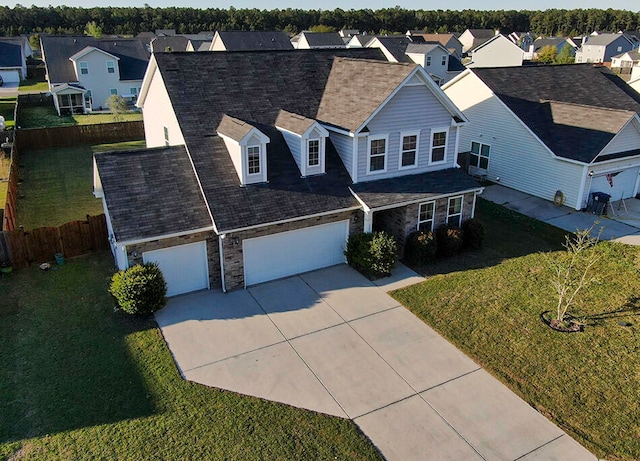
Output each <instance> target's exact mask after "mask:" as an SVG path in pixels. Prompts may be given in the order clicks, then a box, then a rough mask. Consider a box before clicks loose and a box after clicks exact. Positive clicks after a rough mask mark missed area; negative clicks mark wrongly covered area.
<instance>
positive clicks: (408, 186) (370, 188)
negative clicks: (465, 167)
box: [351, 168, 480, 209]
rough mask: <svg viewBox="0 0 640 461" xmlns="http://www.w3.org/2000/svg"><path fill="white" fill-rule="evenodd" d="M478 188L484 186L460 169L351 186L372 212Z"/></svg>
mask: <svg viewBox="0 0 640 461" xmlns="http://www.w3.org/2000/svg"><path fill="white" fill-rule="evenodd" d="M477 189H480V184H479V183H478V182H477V181H476V180H474V179H473V178H471V177H470V176H469V175H468V174H466V173H464V172H463V171H462V170H461V169H459V168H449V169H446V170H438V171H433V172H430V173H422V174H414V175H408V176H400V177H397V178H390V179H381V180H378V181H367V182H360V183H357V184H353V185H352V186H351V190H353V192H355V193H356V195H357V196H358V197H359V198H360V199H362V201H363V202H365V203H366V204H367V206H369V207H370V208H372V209H376V208H383V207H386V206H391V205H396V204H398V203H412V202H419V201H423V200H428V199H430V198H433V197H437V196H441V195H447V194H454V193H456V192H464V191H471V190H477Z"/></svg>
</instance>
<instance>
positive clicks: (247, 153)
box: [245, 144, 263, 178]
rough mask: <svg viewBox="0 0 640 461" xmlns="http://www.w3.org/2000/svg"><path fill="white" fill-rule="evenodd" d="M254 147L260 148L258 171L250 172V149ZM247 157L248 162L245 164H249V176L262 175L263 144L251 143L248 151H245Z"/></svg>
mask: <svg viewBox="0 0 640 461" xmlns="http://www.w3.org/2000/svg"><path fill="white" fill-rule="evenodd" d="M252 147H257V148H258V172H257V173H249V149H251V148H252ZM245 158H246V160H247V161H246V162H245V164H246V165H247V178H257V177H258V176H260V177H261V176H262V169H263V165H262V146H261V145H260V144H250V145H248V146H247V148H246V151H245Z"/></svg>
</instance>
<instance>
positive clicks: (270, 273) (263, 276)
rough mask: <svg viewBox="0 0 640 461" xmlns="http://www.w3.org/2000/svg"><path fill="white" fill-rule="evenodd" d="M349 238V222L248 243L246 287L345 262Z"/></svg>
mask: <svg viewBox="0 0 640 461" xmlns="http://www.w3.org/2000/svg"><path fill="white" fill-rule="evenodd" d="M348 235H349V221H348V220H347V221H340V222H336V223H331V224H323V225H320V226H313V227H307V228H305V229H299V230H293V231H287V232H281V233H279V234H273V235H268V236H265V237H258V238H254V239H247V240H244V241H243V242H242V251H243V253H244V280H245V285H247V286H248V285H255V284H256V283H262V282H267V281H269V280H274V279H278V278H282V277H287V276H289V275H295V274H300V273H302V272H308V271H311V270H314V269H320V268H322V267H328V266H333V265H336V264H341V263H344V261H345V257H344V248H345V242H346V240H347V237H348Z"/></svg>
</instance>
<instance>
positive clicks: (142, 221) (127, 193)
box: [94, 146, 212, 241]
mask: <svg viewBox="0 0 640 461" xmlns="http://www.w3.org/2000/svg"><path fill="white" fill-rule="evenodd" d="M94 157H95V160H96V164H97V167H98V171H99V173H100V179H101V180H102V185H103V188H104V198H105V201H106V202H107V207H108V209H109V214H110V218H111V222H112V224H113V229H114V232H115V233H116V235H115V238H116V240H119V241H127V240H134V239H141V238H150V237H157V236H160V235H166V234H171V233H176V232H184V231H188V230H196V229H203V228H206V227H210V226H211V225H212V223H211V217H210V216H209V212H208V210H207V207H206V205H205V202H204V199H203V197H202V194H201V193H200V189H199V187H198V182H197V180H196V176H195V174H194V172H193V168H191V163H190V161H189V157H188V156H187V151H186V149H185V147H184V146H172V147H161V148H155V149H140V150H132V151H126V152H104V153H99V154H95V156H94ZM186 204H188V206H185V205H186Z"/></svg>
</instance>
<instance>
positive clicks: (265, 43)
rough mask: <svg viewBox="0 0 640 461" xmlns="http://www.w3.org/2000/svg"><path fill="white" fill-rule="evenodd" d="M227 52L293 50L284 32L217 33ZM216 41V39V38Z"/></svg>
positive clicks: (236, 31) (233, 31) (230, 31)
mask: <svg viewBox="0 0 640 461" xmlns="http://www.w3.org/2000/svg"><path fill="white" fill-rule="evenodd" d="M216 35H218V36H219V38H220V39H222V43H224V46H225V49H226V50H227V51H258V50H292V49H293V45H292V44H291V41H290V40H289V35H287V34H286V32H282V31H241V30H227V31H219V32H216ZM214 40H215V38H214Z"/></svg>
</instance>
